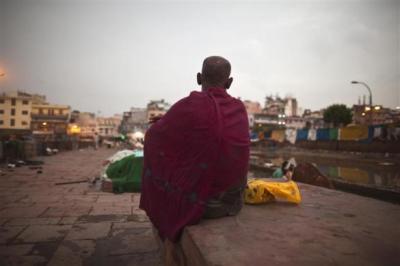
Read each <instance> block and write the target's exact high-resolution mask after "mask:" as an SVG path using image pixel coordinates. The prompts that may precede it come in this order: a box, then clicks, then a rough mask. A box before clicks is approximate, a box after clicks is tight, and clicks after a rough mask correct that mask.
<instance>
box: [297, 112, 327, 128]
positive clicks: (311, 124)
mask: <svg viewBox="0 0 400 266" xmlns="http://www.w3.org/2000/svg"><path fill="white" fill-rule="evenodd" d="M324 111H325V110H324V109H322V110H319V111H311V110H310V109H305V110H304V113H303V117H302V118H303V120H304V123H305V127H306V128H314V129H318V128H324V127H325V122H324Z"/></svg>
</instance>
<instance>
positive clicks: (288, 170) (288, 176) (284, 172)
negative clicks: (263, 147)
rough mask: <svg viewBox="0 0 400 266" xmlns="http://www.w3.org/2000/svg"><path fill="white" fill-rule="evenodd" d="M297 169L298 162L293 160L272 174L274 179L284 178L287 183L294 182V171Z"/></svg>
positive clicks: (286, 162)
mask: <svg viewBox="0 0 400 266" xmlns="http://www.w3.org/2000/svg"><path fill="white" fill-rule="evenodd" d="M295 168H296V161H295V159H294V158H291V159H290V160H288V161H284V162H283V163H282V166H281V167H279V168H277V169H276V170H275V171H274V173H273V174H272V178H283V179H285V180H287V181H290V180H292V177H293V172H294V169H295Z"/></svg>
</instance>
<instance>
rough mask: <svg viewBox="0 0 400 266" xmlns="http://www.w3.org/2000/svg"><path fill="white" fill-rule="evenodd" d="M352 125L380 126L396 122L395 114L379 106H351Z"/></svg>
mask: <svg viewBox="0 0 400 266" xmlns="http://www.w3.org/2000/svg"><path fill="white" fill-rule="evenodd" d="M352 109H353V123H354V124H363V125H382V124H390V123H394V122H395V121H396V112H395V111H394V110H391V109H390V108H384V107H383V106H381V105H375V106H369V105H365V104H357V105H353V108H352Z"/></svg>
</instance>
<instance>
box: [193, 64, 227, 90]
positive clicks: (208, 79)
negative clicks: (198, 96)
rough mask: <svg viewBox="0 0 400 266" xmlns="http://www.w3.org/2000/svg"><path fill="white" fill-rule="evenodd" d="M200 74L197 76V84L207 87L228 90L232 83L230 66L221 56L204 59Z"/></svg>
mask: <svg viewBox="0 0 400 266" xmlns="http://www.w3.org/2000/svg"><path fill="white" fill-rule="evenodd" d="M201 72H202V73H201V74H200V73H199V74H198V77H197V80H198V83H199V84H201V85H203V89H207V87H222V88H226V89H228V88H229V86H230V84H231V83H232V78H229V75H230V74H231V64H230V63H229V61H228V60H226V59H225V58H223V57H221V56H210V57H207V58H206V59H204V62H203V68H202V70H201Z"/></svg>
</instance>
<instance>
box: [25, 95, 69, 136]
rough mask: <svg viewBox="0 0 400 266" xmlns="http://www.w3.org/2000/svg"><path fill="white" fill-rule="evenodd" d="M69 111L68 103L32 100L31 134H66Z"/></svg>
mask: <svg viewBox="0 0 400 266" xmlns="http://www.w3.org/2000/svg"><path fill="white" fill-rule="evenodd" d="M70 111H71V108H70V107H69V106H68V105H59V104H50V103H47V102H45V101H33V103H32V112H31V129H32V131H33V134H49V135H54V134H66V133H67V128H68V122H69V116H70Z"/></svg>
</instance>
